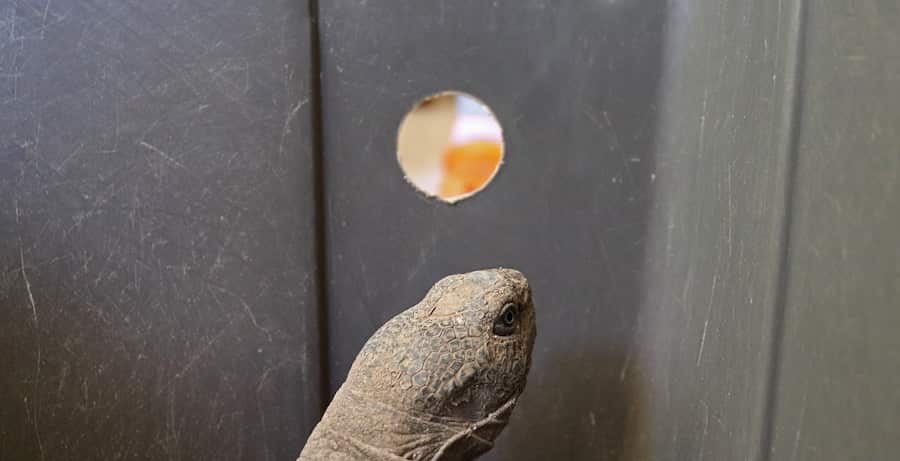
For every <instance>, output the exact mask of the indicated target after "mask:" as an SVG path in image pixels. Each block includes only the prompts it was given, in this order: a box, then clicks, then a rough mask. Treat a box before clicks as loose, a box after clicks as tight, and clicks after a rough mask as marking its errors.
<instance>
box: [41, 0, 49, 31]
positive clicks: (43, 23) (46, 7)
mask: <svg viewBox="0 0 900 461" xmlns="http://www.w3.org/2000/svg"><path fill="white" fill-rule="evenodd" d="M48 11H50V0H47V4H46V5H44V17H43V19H41V40H43V39H44V32H45V31H46V30H47V12H48Z"/></svg>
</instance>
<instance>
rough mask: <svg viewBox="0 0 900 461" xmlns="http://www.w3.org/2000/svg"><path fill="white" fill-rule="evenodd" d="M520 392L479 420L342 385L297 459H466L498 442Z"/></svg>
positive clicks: (460, 460)
mask: <svg viewBox="0 0 900 461" xmlns="http://www.w3.org/2000/svg"><path fill="white" fill-rule="evenodd" d="M517 398H518V397H513V398H511V399H510V400H508V401H507V402H506V403H504V404H503V405H502V406H500V408H498V409H497V410H495V411H494V412H492V413H490V414H488V415H487V416H485V417H484V418H482V419H480V420H478V421H464V420H459V419H449V418H440V417H434V416H430V415H424V414H413V413H409V412H407V411H403V410H399V409H396V408H393V407H390V406H388V405H385V404H383V403H380V402H377V401H375V400H374V399H372V398H369V397H368V396H366V395H363V394H360V393H358V392H354V391H351V390H349V389H346V386H343V387H341V389H340V390H338V392H337V394H336V395H335V397H334V401H333V403H332V404H331V405H330V406H329V407H328V410H327V411H326V412H325V415H324V416H323V418H322V421H321V423H319V425H318V426H316V429H315V430H314V431H313V433H312V435H310V439H309V441H308V442H307V445H306V447H305V448H304V449H303V452H302V453H300V458H299V459H298V461H312V460H341V461H356V460H360V461H362V460H376V461H400V460H430V461H465V460H472V459H475V458H477V457H478V456H479V455H481V454H483V453H484V452H486V451H488V450H489V449H490V448H491V447H492V446H493V441H494V439H495V438H496V437H497V435H498V434H499V433H500V431H501V430H502V429H503V428H504V427H505V426H506V423H507V422H508V420H509V416H510V414H511V413H512V410H513V407H515V404H516V400H517Z"/></svg>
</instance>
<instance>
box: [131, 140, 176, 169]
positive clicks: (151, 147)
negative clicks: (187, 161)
mask: <svg viewBox="0 0 900 461" xmlns="http://www.w3.org/2000/svg"><path fill="white" fill-rule="evenodd" d="M140 145H141V147H143V148H145V149H147V150H150V151H151V152H155V153H157V154H159V156H160V157H162V158H163V159H165V160H166V161H167V162H169V163H171V164H173V165H175V166H177V167H179V168H183V169H185V170H187V167H186V166H184V165H182V164H181V162H179V161H178V160H175V159H174V158H172V157H170V156H169V154H167V153H165V152H163V151H162V150H160V149H159V148H158V147H156V146H154V145H152V144H149V143H147V142H145V141H141V142H140Z"/></svg>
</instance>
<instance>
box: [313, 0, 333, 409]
mask: <svg viewBox="0 0 900 461" xmlns="http://www.w3.org/2000/svg"><path fill="white" fill-rule="evenodd" d="M308 2H309V3H308V8H309V14H308V16H309V47H310V50H309V51H310V53H309V56H310V103H311V104H312V107H311V111H312V116H311V117H310V119H311V123H312V127H311V128H312V129H311V134H312V140H311V141H312V150H313V152H312V173H313V202H314V205H313V210H314V213H315V217H314V229H315V238H314V245H315V249H314V252H315V265H316V267H315V274H316V280H315V290H316V300H317V305H316V309H317V313H318V315H317V320H318V322H317V325H316V327H317V330H318V336H319V344H318V346H319V398H320V402H319V405H320V413H324V412H325V408H326V407H327V406H328V400H329V399H328V396H329V392H328V387H329V384H328V383H329V379H330V378H329V373H330V367H329V354H328V346H329V344H328V343H329V339H328V283H327V280H326V279H327V275H328V267H327V263H328V253H327V246H326V240H325V239H326V236H327V233H326V228H325V226H326V222H327V218H326V216H325V210H326V207H325V171H324V164H325V158H324V155H325V154H324V147H323V145H324V143H323V139H322V137H323V132H322V128H323V124H322V53H321V43H320V39H319V35H320V34H319V2H318V0H308Z"/></svg>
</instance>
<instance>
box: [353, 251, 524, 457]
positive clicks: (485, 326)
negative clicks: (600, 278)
mask: <svg viewBox="0 0 900 461" xmlns="http://www.w3.org/2000/svg"><path fill="white" fill-rule="evenodd" d="M535 336H536V326H535V312H534V304H533V301H532V297H531V289H530V287H529V286H528V281H527V280H526V279H525V277H524V276H523V275H522V274H521V273H520V272H518V271H516V270H512V269H488V270H480V271H475V272H469V273H466V274H457V275H451V276H448V277H445V278H443V279H441V280H440V281H438V282H437V283H436V284H435V285H434V286H433V287H432V288H431V289H430V290H429V291H428V294H427V295H426V296H425V298H424V299H422V301H421V302H420V303H419V304H417V305H415V306H413V307H411V308H410V309H408V310H406V311H404V312H402V313H400V314H398V315H397V316H396V317H394V318H393V319H391V320H390V321H388V322H387V323H385V324H384V325H383V326H382V327H381V328H380V329H379V330H378V331H377V332H375V334H374V335H372V337H371V338H370V339H369V341H368V342H367V343H366V345H365V346H364V347H363V349H362V351H361V352H360V354H359V355H358V356H357V358H356V361H355V362H354V363H353V366H352V367H351V369H350V374H349V375H348V377H347V382H346V383H345V386H346V387H347V389H348V390H350V392H354V393H356V394H359V395H363V394H364V395H366V396H368V398H369V399H371V400H372V401H377V402H378V403H379V404H384V405H387V407H389V408H391V411H392V412H393V413H394V414H398V415H400V414H402V415H409V416H410V417H412V420H414V421H416V422H415V423H408V421H407V423H404V424H393V425H392V427H393V428H394V429H392V431H393V432H395V433H397V434H401V433H403V434H414V433H416V432H419V431H420V430H419V429H420V427H419V426H418V425H419V424H420V423H421V422H422V421H431V422H432V423H434V424H438V425H440V427H444V428H447V429H448V430H449V431H450V433H456V434H457V436H454V437H449V438H442V437H437V436H435V437H436V438H435V440H434V441H433V443H431V442H429V443H427V444H424V443H421V442H420V441H417V442H416V443H409V444H407V445H417V446H419V445H421V447H420V448H419V449H416V450H414V451H415V452H417V453H412V454H411V453H406V452H405V451H402V450H401V451H398V453H401V452H402V453H405V455H410V456H412V459H422V458H421V457H420V456H424V455H423V453H429V455H428V456H429V457H431V456H432V455H433V454H434V453H435V452H436V450H438V449H439V452H440V453H443V455H442V456H443V457H440V458H435V459H457V458H459V459H470V458H471V457H472V456H474V455H477V454H479V453H482V452H484V451H486V450H487V449H489V448H490V445H491V442H492V441H493V440H494V438H495V437H496V436H497V435H498V434H499V433H500V431H501V430H502V429H503V428H504V427H505V426H506V422H507V420H508V417H509V415H510V413H511V411H512V409H513V407H514V406H515V403H516V400H517V398H518V396H519V394H521V392H522V390H523V389H524V387H525V381H526V377H527V374H528V370H529V368H530V365H531V351H532V348H533V347H534V340H535ZM402 419H404V420H406V417H405V416H403V417H402ZM397 434H394V435H397ZM438 439H440V440H438ZM425 445H429V446H425ZM420 451H421V452H422V453H418V452H420ZM413 455H414V456H413Z"/></svg>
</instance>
